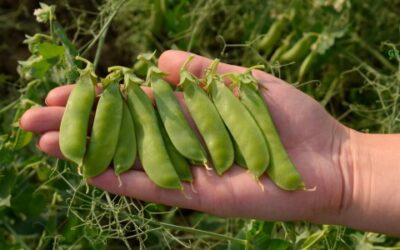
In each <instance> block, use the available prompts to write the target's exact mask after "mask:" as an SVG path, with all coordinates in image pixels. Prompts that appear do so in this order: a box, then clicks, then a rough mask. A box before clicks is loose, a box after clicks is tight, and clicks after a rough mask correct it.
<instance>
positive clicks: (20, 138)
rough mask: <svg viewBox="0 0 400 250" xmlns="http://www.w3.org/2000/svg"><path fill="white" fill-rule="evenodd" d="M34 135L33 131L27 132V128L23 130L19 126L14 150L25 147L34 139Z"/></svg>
mask: <svg viewBox="0 0 400 250" xmlns="http://www.w3.org/2000/svg"><path fill="white" fill-rule="evenodd" d="M32 137H33V134H32V133H31V132H27V131H25V130H22V129H21V128H17V132H16V134H15V138H14V142H13V147H12V150H14V151H16V150H20V149H21V148H23V147H25V146H26V145H28V144H29V143H30V142H31V141H32Z"/></svg>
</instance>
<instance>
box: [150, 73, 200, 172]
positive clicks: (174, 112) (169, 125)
mask: <svg viewBox="0 0 400 250" xmlns="http://www.w3.org/2000/svg"><path fill="white" fill-rule="evenodd" d="M162 76H163V73H162V72H161V71H160V70H159V69H157V68H156V67H152V68H150V70H149V76H148V79H149V81H150V82H151V88H152V90H153V95H154V99H155V100H156V104H157V108H158V110H159V114H160V117H161V120H162V122H163V124H164V127H165V130H166V132H167V134H168V136H169V138H170V139H171V142H172V144H173V145H174V146H175V148H176V150H178V152H179V153H180V154H182V155H183V156H185V157H186V158H187V159H189V160H190V161H191V162H193V163H195V164H203V165H204V164H206V163H207V156H206V153H205V151H204V149H203V147H202V145H201V144H200V141H199V139H198V138H197V137H196V134H195V133H194V132H193V130H192V129H191V127H190V126H189V123H188V122H187V120H186V118H185V116H184V114H183V112H182V110H181V108H180V106H179V103H178V101H177V99H176V96H175V93H174V91H173V90H172V87H171V84H169V83H168V82H166V81H165V80H163V79H162V78H161V77H162Z"/></svg>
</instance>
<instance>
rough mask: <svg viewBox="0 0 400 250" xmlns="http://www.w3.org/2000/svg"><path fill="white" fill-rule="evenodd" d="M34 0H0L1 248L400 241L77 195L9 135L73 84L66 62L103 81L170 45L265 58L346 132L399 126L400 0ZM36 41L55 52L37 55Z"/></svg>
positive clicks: (53, 166)
mask: <svg viewBox="0 0 400 250" xmlns="http://www.w3.org/2000/svg"><path fill="white" fill-rule="evenodd" d="M43 3H46V4H48V5H42V6H41V5H40V3H39V1H32V0H19V1H13V0H0V249H21V248H22V249H53V248H54V249H121V248H132V249H141V248H143V249H164V248H172V249H187V248H189V249H243V248H244V246H245V245H246V244H247V246H248V247H249V249H355V248H356V249H400V243H399V240H398V239H397V238H393V237H389V236H386V235H379V234H374V233H369V232H361V231H355V230H351V229H348V228H344V227H341V226H334V225H313V224H310V223H306V222H295V223H283V222H264V221H256V220H241V219H223V218H219V217H214V216H210V215H207V214H203V213H198V212H193V211H190V210H184V209H177V208H171V207H166V206H162V205H157V204H150V203H144V202H140V201H136V200H134V199H128V198H125V197H118V196H112V195H109V194H107V193H104V192H102V191H100V190H97V189H94V188H86V187H85V185H84V184H83V183H82V181H81V177H80V176H78V175H77V174H76V169H75V167H74V166H72V165H70V164H69V163H67V162H64V161H61V160H56V159H53V158H49V157H47V156H45V155H43V154H42V153H40V152H39V151H38V150H37V149H36V147H35V142H36V139H37V137H36V136H35V135H32V134H31V133H27V132H25V131H22V130H20V129H19V128H18V120H19V117H20V116H21V114H22V113H23V112H24V111H25V110H27V109H28V108H30V107H32V106H36V105H43V104H44V103H43V100H44V97H45V95H46V93H47V92H48V91H49V90H50V89H52V88H54V87H56V86H58V85H62V84H67V83H71V82H72V81H73V80H74V74H73V72H72V70H71V68H70V66H71V65H70V63H69V61H68V55H74V54H80V55H82V56H84V57H85V58H88V59H89V60H91V61H93V62H94V64H95V65H96V73H97V74H98V75H99V76H105V74H106V72H107V67H109V66H112V65H124V66H128V67H131V66H134V65H135V63H136V57H137V55H139V54H141V53H145V52H153V51H156V53H157V55H159V54H160V53H162V52H163V51H164V50H167V49H171V48H172V49H180V50H185V51H191V52H193V53H197V54H200V55H203V56H207V57H210V58H216V57H218V58H220V59H221V60H222V61H224V62H227V63H232V64H237V65H241V66H253V65H256V64H263V65H265V70H266V71H267V72H268V73H270V74H273V75H275V76H277V77H279V78H281V79H283V80H285V81H287V82H289V83H291V84H293V85H294V86H296V87H297V88H299V89H301V90H302V91H304V92H306V93H307V94H309V95H311V96H313V97H314V98H315V99H316V100H317V101H319V102H320V103H321V105H323V106H324V107H325V108H326V110H327V111H328V112H329V113H330V114H332V115H333V116H334V117H336V119H338V120H339V121H340V122H342V123H344V124H345V125H347V126H349V127H351V128H354V129H356V130H358V131H363V132H374V133H395V132H400V122H399V118H400V116H399V114H400V111H399V110H400V104H399V102H398V98H399V95H400V92H399V88H400V69H399V62H400V55H399V54H400V53H399V50H400V15H399V13H400V1H398V0H382V1H372V0H368V1H365V0H364V1H363V0H326V1H323V0H308V1H297V0H292V1H289V0H283V1H261V0H247V1H239V0H233V1H228V0H204V1H189V0H151V1H139V0H116V1H112V0H104V1H100V0H91V1H78V0H54V1H44V2H43ZM46 6H47V7H46ZM39 8H40V10H37V11H35V9H39ZM34 12H35V13H36V15H34ZM49 13H51V15H50V17H49ZM54 13H55V16H54ZM46 18H50V19H51V20H52V21H50V20H46ZM55 22H57V25H55V24H54V23H55ZM37 33H42V34H43V35H40V36H34V35H35V34H37ZM49 37H50V38H49ZM46 39H47V40H51V41H52V42H53V43H54V47H52V50H51V51H53V52H54V54H52V55H44V54H41V52H40V49H37V47H35V46H36V45H37V44H39V43H41V42H42V41H43V40H46ZM57 51H58V52H57ZM56 59H57V60H56ZM71 72H72V73H71ZM137 74H139V75H140V74H143V71H141V69H140V68H139V67H137ZM303 129H304V128H303Z"/></svg>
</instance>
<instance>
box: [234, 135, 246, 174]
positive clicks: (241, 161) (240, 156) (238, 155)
mask: <svg viewBox="0 0 400 250" xmlns="http://www.w3.org/2000/svg"><path fill="white" fill-rule="evenodd" d="M233 148H234V149H235V163H236V164H238V165H239V166H240V167H242V168H247V167H246V166H247V164H246V161H245V160H244V157H243V154H242V152H240V149H239V145H238V144H237V142H236V141H235V140H233Z"/></svg>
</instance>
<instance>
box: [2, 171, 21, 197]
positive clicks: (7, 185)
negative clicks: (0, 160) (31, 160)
mask: <svg viewBox="0 0 400 250" xmlns="http://www.w3.org/2000/svg"><path fill="white" fill-rule="evenodd" d="M16 180H17V172H16V170H15V169H14V168H2V170H1V171H0V199H2V200H3V201H2V202H6V201H4V199H10V198H11V191H12V189H13V187H14V185H15V182H16Z"/></svg>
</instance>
